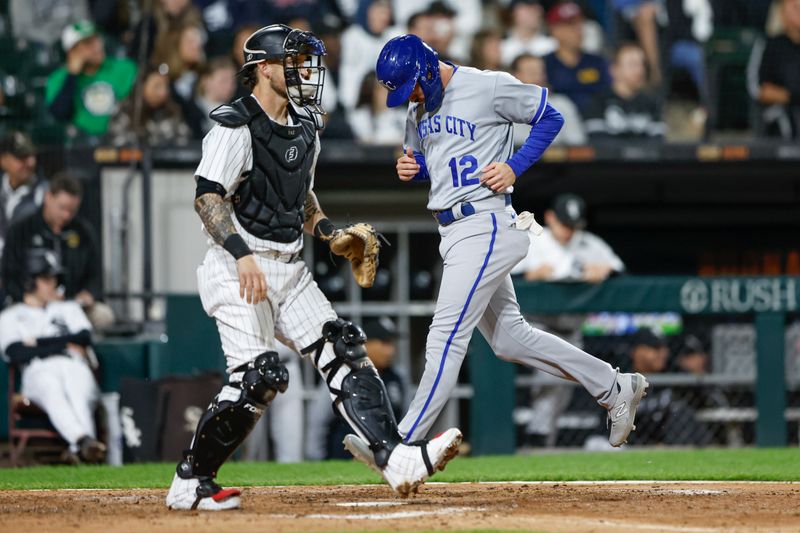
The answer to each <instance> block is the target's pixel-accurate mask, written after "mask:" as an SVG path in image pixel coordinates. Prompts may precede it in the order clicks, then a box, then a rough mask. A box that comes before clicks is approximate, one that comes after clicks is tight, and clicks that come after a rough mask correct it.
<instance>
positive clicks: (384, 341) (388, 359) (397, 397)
mask: <svg viewBox="0 0 800 533" xmlns="http://www.w3.org/2000/svg"><path fill="white" fill-rule="evenodd" d="M364 332H365V333H366V334H367V342H366V344H365V345H364V347H365V348H366V350H367V355H368V356H369V358H370V360H371V361H372V364H373V365H375V368H376V369H377V371H378V374H380V376H381V379H382V380H383V383H384V385H386V392H387V393H388V395H389V402H390V403H391V405H392V411H393V412H394V416H395V418H397V419H400V418H401V417H402V415H403V413H404V412H405V408H406V406H407V404H408V401H409V399H408V384H407V380H406V379H405V377H404V376H402V375H401V374H400V373H399V372H398V371H397V370H396V369H395V368H394V367H393V366H392V362H393V361H394V357H395V355H396V353H397V337H398V332H397V326H396V325H395V323H394V322H393V321H392V320H391V319H390V318H389V317H380V318H378V319H373V320H369V321H366V322H364ZM306 428H307V429H306V435H307V439H306V458H307V459H311V460H321V459H350V458H352V456H351V455H350V454H349V453H348V452H346V451H345V450H344V449H343V447H342V440H343V439H344V437H345V435H347V434H348V433H352V430H350V429H349V426H348V425H347V423H346V422H345V421H344V420H343V419H342V417H341V416H340V415H339V414H338V413H336V414H334V411H333V410H332V409H331V399H330V393H329V392H328V389H327V387H326V386H325V384H324V383H322V384H320V387H319V388H318V389H317V391H316V394H315V396H314V399H313V400H312V404H311V405H310V406H309V413H308V423H307V426H306Z"/></svg>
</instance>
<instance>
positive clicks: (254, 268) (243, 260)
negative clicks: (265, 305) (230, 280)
mask: <svg viewBox="0 0 800 533" xmlns="http://www.w3.org/2000/svg"><path fill="white" fill-rule="evenodd" d="M236 271H237V272H238V273H239V297H240V298H243V299H244V300H245V301H246V302H247V303H249V304H257V303H261V302H263V301H264V300H266V299H267V278H266V277H265V276H264V273H263V272H262V271H261V268H259V266H258V263H256V258H255V257H253V255H252V254H250V255H246V256H244V257H240V258H239V259H237V260H236Z"/></svg>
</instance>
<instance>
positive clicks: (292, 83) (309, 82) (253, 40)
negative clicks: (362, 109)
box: [242, 24, 327, 114]
mask: <svg viewBox="0 0 800 533" xmlns="http://www.w3.org/2000/svg"><path fill="white" fill-rule="evenodd" d="M326 53H327V51H326V50H325V45H324V44H323V42H322V41H321V40H319V39H318V38H317V37H316V36H314V34H313V33H311V32H308V31H302V30H298V29H294V28H290V27H289V26H286V25H284V24H271V25H269V26H265V27H263V28H261V29H260V30H258V31H256V32H254V33H253V34H252V35H250V37H248V38H247V40H246V41H245V42H244V64H243V65H242V68H243V69H244V68H247V67H249V66H250V65H255V64H256V63H260V62H261V61H266V60H268V59H280V60H282V61H283V73H284V77H285V78H286V93H287V94H288V96H289V98H290V99H291V100H292V102H294V103H295V105H298V106H300V107H308V108H310V110H311V111H312V112H314V113H319V114H324V113H325V111H324V110H323V109H322V107H321V105H320V102H321V100H322V88H323V85H324V84H325V67H323V66H322V56H324V55H325V54H326ZM300 55H303V56H305V58H304V59H303V61H302V62H301V61H300V60H299V59H298V56H300ZM301 71H304V72H305V73H307V72H308V71H310V74H311V75H310V76H309V78H308V79H305V78H304V77H303V76H302V75H301Z"/></svg>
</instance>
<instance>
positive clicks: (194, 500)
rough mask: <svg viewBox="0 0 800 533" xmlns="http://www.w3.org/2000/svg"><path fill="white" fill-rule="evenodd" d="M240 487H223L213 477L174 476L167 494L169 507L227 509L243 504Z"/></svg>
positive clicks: (175, 508) (205, 509) (179, 508)
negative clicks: (201, 478) (185, 477)
mask: <svg viewBox="0 0 800 533" xmlns="http://www.w3.org/2000/svg"><path fill="white" fill-rule="evenodd" d="M240 494H241V493H240V492H239V490H238V489H223V488H222V487H220V486H219V485H217V484H216V483H214V480H213V479H211V478H205V479H203V480H200V479H198V478H196V477H192V478H189V479H183V478H181V477H180V476H178V474H175V477H174V478H172V485H171V486H170V488H169V493H168V494H167V507H168V508H170V509H173V510H185V511H193V510H195V509H198V510H200V511H225V510H228V509H238V508H239V507H240V505H241V499H240V498H239V495H240Z"/></svg>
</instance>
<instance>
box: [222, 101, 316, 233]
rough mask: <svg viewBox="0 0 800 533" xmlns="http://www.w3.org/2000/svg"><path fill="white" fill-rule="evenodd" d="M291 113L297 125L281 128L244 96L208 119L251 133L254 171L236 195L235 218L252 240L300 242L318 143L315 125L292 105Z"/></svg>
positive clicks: (245, 179) (256, 103)
mask: <svg viewBox="0 0 800 533" xmlns="http://www.w3.org/2000/svg"><path fill="white" fill-rule="evenodd" d="M289 113H290V114H291V116H292V119H293V120H294V122H295V125H294V126H284V125H282V124H277V123H275V122H273V121H272V120H270V119H269V117H268V116H267V114H266V113H264V111H263V110H262V109H261V106H260V105H259V104H258V102H256V100H255V99H254V98H253V97H252V96H246V97H244V98H240V99H239V100H236V101H235V102H233V103H231V104H230V105H223V106H220V107H218V108H217V109H215V110H214V111H212V112H211V114H210V115H209V116H210V117H211V118H212V119H213V120H215V121H216V122H218V123H220V124H221V125H222V126H225V127H228V128H237V127H240V126H245V125H246V126H247V127H248V129H249V130H250V138H251V140H252V146H253V169H252V170H251V171H250V172H249V173H248V174H247V175H246V176H245V178H244V179H243V180H242V182H241V183H240V184H239V187H238V188H237V189H236V191H235V192H234V194H233V196H232V200H233V212H234V214H235V215H236V219H237V220H238V221H239V224H241V225H242V227H243V228H244V229H245V230H246V231H247V232H248V233H249V234H251V235H253V236H254V237H257V238H259V239H263V240H268V241H274V242H284V243H289V242H294V241H296V240H297V239H298V238H299V237H300V235H301V234H302V231H303V206H304V204H305V201H306V194H307V193H308V189H309V186H310V185H311V165H313V163H314V150H315V146H314V143H315V142H316V125H315V122H314V121H313V120H312V119H311V118H309V117H304V116H300V115H299V114H298V113H297V112H295V110H294V109H293V108H292V107H289Z"/></svg>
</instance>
